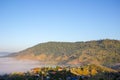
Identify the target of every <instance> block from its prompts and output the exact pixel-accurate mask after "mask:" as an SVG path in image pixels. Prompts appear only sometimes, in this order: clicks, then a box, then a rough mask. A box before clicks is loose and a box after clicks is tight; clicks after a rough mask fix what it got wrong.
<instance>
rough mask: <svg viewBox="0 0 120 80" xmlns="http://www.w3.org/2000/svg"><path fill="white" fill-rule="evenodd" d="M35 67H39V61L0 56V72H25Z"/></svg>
mask: <svg viewBox="0 0 120 80" xmlns="http://www.w3.org/2000/svg"><path fill="white" fill-rule="evenodd" d="M35 67H40V63H39V62H38V61H31V60H27V61H26V60H25V61H22V60H16V59H13V58H0V74H9V73H13V72H26V71H30V70H31V69H32V68H35Z"/></svg>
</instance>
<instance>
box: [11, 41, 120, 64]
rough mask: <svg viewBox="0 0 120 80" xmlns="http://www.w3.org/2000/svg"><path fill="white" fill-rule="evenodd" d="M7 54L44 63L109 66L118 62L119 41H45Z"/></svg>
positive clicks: (119, 58)
mask: <svg viewBox="0 0 120 80" xmlns="http://www.w3.org/2000/svg"><path fill="white" fill-rule="evenodd" d="M9 56H11V57H15V58H17V59H31V60H39V61H42V62H45V63H46V64H71V65H73V64H74V65H79V64H80V65H84V64H97V65H106V66H109V65H113V64H117V63H120V41H119V40H110V39H105V40H93V41H86V42H47V43H40V44H38V45H35V46H33V47H30V48H28V49H25V50H23V51H20V52H18V53H16V54H12V55H9Z"/></svg>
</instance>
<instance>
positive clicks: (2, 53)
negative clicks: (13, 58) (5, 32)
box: [0, 52, 10, 56]
mask: <svg viewBox="0 0 120 80" xmlns="http://www.w3.org/2000/svg"><path fill="white" fill-rule="evenodd" d="M9 54H10V52H0V56H6V55H9Z"/></svg>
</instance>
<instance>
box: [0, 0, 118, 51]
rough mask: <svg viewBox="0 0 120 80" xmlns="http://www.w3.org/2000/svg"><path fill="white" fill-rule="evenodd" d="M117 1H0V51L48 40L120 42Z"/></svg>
mask: <svg viewBox="0 0 120 80" xmlns="http://www.w3.org/2000/svg"><path fill="white" fill-rule="evenodd" d="M119 4H120V0H0V52H3V51H4V52H17V51H21V50H24V49H26V48H28V47H32V46H34V45H36V44H38V43H43V42H49V41H60V42H76V41H90V40H99V39H117V40H120V5H119Z"/></svg>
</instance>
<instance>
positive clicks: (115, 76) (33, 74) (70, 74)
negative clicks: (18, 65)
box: [0, 65, 120, 80]
mask: <svg viewBox="0 0 120 80" xmlns="http://www.w3.org/2000/svg"><path fill="white" fill-rule="evenodd" d="M0 80H120V72H119V71H115V70H113V69H110V68H106V67H103V66H96V65H86V66H81V67H70V66H68V67H60V66H56V67H54V68H53V67H42V68H33V69H31V71H29V72H26V73H11V74H9V75H2V76H0Z"/></svg>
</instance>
